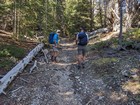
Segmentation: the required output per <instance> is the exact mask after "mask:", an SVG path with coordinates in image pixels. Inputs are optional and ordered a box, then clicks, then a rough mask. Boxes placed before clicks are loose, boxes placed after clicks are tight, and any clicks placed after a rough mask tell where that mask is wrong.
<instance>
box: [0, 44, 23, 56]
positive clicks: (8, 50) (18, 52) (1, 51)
mask: <svg viewBox="0 0 140 105" xmlns="http://www.w3.org/2000/svg"><path fill="white" fill-rule="evenodd" d="M9 56H12V57H15V58H23V57H24V56H25V50H24V49H23V48H19V47H17V46H14V45H1V46H0V57H9Z"/></svg>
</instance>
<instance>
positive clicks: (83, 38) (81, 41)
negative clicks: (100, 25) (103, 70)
mask: <svg viewBox="0 0 140 105" xmlns="http://www.w3.org/2000/svg"><path fill="white" fill-rule="evenodd" d="M78 39H79V43H78V45H81V46H85V45H87V43H88V38H87V35H86V33H85V32H80V33H79V34H78Z"/></svg>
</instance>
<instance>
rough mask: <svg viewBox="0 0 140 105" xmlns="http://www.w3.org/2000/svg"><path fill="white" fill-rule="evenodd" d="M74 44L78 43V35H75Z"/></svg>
mask: <svg viewBox="0 0 140 105" xmlns="http://www.w3.org/2000/svg"><path fill="white" fill-rule="evenodd" d="M75 44H76V45H77V44H78V35H76V40H75Z"/></svg>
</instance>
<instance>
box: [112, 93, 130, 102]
mask: <svg viewBox="0 0 140 105" xmlns="http://www.w3.org/2000/svg"><path fill="white" fill-rule="evenodd" d="M110 98H111V99H112V100H114V101H118V100H123V101H127V100H128V97H127V95H126V94H122V93H116V92H112V94H111V96H110Z"/></svg>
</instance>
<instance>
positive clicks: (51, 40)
mask: <svg viewBox="0 0 140 105" xmlns="http://www.w3.org/2000/svg"><path fill="white" fill-rule="evenodd" d="M54 35H55V33H54V32H51V33H50V34H49V43H50V44H54V41H53V37H54Z"/></svg>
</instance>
